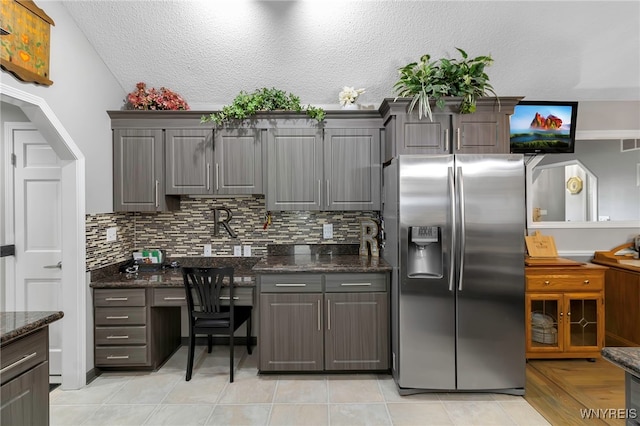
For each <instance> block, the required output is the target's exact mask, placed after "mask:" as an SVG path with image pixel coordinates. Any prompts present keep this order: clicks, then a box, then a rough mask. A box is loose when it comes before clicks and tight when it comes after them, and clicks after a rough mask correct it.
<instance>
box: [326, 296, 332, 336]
mask: <svg viewBox="0 0 640 426" xmlns="http://www.w3.org/2000/svg"><path fill="white" fill-rule="evenodd" d="M327 330H331V300H330V299H327Z"/></svg>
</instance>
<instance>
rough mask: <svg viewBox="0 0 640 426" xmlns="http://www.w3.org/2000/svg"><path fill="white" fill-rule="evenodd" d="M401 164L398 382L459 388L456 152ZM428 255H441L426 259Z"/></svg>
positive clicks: (408, 385)
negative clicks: (453, 277) (455, 277)
mask: <svg viewBox="0 0 640 426" xmlns="http://www.w3.org/2000/svg"><path fill="white" fill-rule="evenodd" d="M398 164H399V168H398V169H399V170H398V173H399V175H398V176H399V178H398V179H399V182H398V190H399V196H398V204H399V215H398V216H399V254H400V265H399V274H398V275H399V276H398V281H399V296H398V306H397V309H398V312H397V313H396V315H397V321H398V325H397V327H395V328H394V329H395V330H397V332H398V340H399V341H398V353H396V354H395V355H396V358H397V362H398V371H397V376H396V380H397V382H398V386H399V387H400V388H411V389H434V390H448V389H455V365H456V358H455V296H454V295H455V292H454V289H453V284H454V282H453V280H450V279H449V278H450V277H451V273H452V271H451V266H452V262H453V259H452V257H451V245H452V238H453V232H454V231H453V228H452V223H453V220H454V218H453V216H452V215H453V214H454V210H453V209H452V208H451V205H452V203H453V193H454V191H453V189H454V188H453V156H447V155H443V156H421V155H420V156H419V155H415V156H399V157H398ZM436 231H437V241H435V236H436V234H435V232H436ZM412 239H413V240H414V242H411V240H412ZM420 245H422V246H423V249H420V247H419V246H420ZM421 256H422V257H421ZM424 256H439V258H438V259H434V258H432V259H431V260H430V261H429V262H424V263H421V262H422V261H423V260H424V259H425V258H424Z"/></svg>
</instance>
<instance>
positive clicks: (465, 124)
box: [380, 97, 522, 161]
mask: <svg viewBox="0 0 640 426" xmlns="http://www.w3.org/2000/svg"><path fill="white" fill-rule="evenodd" d="M521 99H522V98H521V97H501V98H499V99H498V98H492V97H485V98H479V99H478V100H477V104H476V106H477V109H476V112H474V113H473V114H459V113H458V112H457V108H458V105H459V103H460V98H450V99H448V100H447V101H446V103H445V107H444V108H443V109H440V108H438V107H436V106H435V105H433V104H432V111H433V117H432V118H433V119H432V120H430V119H429V118H428V117H424V116H423V117H422V118H419V117H418V113H417V111H416V110H414V111H412V112H411V113H408V112H407V110H408V106H409V104H410V103H411V99H410V98H400V99H396V100H393V99H385V100H384V101H383V102H382V104H381V105H380V113H381V115H382V118H383V122H384V126H385V129H386V136H387V138H386V141H385V147H384V161H388V160H390V159H391V158H393V157H395V156H397V155H401V154H496V153H509V151H510V147H509V116H510V115H511V114H513V109H514V107H515V105H516V104H517V103H518V102H519V101H520V100H521Z"/></svg>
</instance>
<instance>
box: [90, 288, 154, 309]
mask: <svg viewBox="0 0 640 426" xmlns="http://www.w3.org/2000/svg"><path fill="white" fill-rule="evenodd" d="M145 303H146V302H145V289H144V288H130V289H126V288H113V289H112V288H108V289H105V288H98V289H95V290H94V292H93V305H94V306H144V305H145Z"/></svg>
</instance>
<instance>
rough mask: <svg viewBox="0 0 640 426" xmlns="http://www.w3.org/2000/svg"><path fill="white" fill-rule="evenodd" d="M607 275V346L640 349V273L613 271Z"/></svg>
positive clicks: (609, 270)
mask: <svg viewBox="0 0 640 426" xmlns="http://www.w3.org/2000/svg"><path fill="white" fill-rule="evenodd" d="M605 274H606V275H605V276H606V281H605V291H604V294H606V297H605V298H604V303H605V306H604V314H605V327H606V334H607V336H606V339H607V340H606V346H640V327H638V324H640V309H635V307H637V306H640V273H638V272H632V271H625V270H621V269H616V268H609V269H608V270H607V271H606V273H605Z"/></svg>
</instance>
